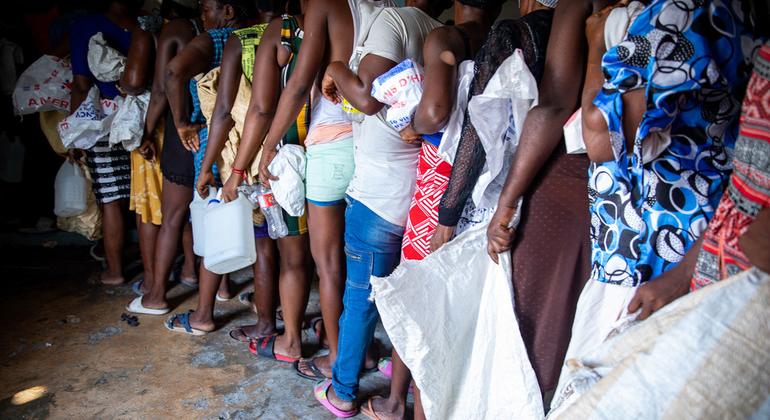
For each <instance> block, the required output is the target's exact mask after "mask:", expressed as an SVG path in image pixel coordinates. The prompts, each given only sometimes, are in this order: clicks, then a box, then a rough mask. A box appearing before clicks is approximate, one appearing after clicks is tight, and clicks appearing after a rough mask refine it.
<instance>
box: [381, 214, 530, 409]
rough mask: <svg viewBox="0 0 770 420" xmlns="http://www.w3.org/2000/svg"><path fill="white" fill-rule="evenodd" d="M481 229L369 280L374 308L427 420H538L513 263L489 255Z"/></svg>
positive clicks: (506, 257) (484, 230)
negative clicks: (411, 380)
mask: <svg viewBox="0 0 770 420" xmlns="http://www.w3.org/2000/svg"><path fill="white" fill-rule="evenodd" d="M486 244H487V239H486V226H483V225H482V226H478V227H476V228H474V229H471V230H469V231H467V232H465V233H464V234H462V235H460V236H459V237H458V238H457V239H454V240H453V241H451V242H449V243H448V244H446V245H444V246H443V247H441V248H440V249H439V250H438V251H436V252H434V253H432V254H430V255H428V256H427V257H426V258H425V259H424V260H422V261H405V262H403V263H402V264H401V265H400V266H399V267H398V268H396V270H395V271H394V272H393V273H392V274H391V275H390V276H389V277H386V278H377V277H372V279H371V283H372V287H373V290H374V292H373V296H374V301H375V303H376V304H377V310H378V311H379V313H380V317H381V318H382V323H383V325H384V326H385V330H386V331H387V332H388V336H389V337H390V340H391V342H392V343H393V346H394V348H395V349H396V351H398V354H399V355H400V356H401V358H402V359H403V360H404V363H405V364H406V365H407V366H408V367H409V369H410V370H411V372H412V377H413V378H414V380H415V382H416V384H417V386H418V387H419V389H420V396H421V401H422V405H423V408H424V410H425V414H426V416H427V418H429V419H463V420H465V419H502V418H511V417H515V418H521V419H541V418H543V403H542V399H541V396H540V387H539V385H538V382H537V378H536V376H535V372H534V370H533V369H532V366H531V365H530V362H529V358H528V357H527V350H526V348H525V347H524V341H523V340H522V338H521V334H520V333H519V327H518V323H517V321H516V316H515V314H514V311H513V305H514V304H513V287H512V284H511V261H510V255H509V254H507V253H505V254H501V255H500V264H499V265H498V264H495V263H494V262H493V261H492V260H491V259H490V258H489V256H488V255H487V246H486Z"/></svg>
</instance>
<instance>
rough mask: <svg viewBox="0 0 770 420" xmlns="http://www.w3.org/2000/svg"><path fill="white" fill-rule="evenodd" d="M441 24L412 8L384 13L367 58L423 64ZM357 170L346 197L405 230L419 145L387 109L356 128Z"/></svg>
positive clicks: (375, 26)
mask: <svg viewBox="0 0 770 420" xmlns="http://www.w3.org/2000/svg"><path fill="white" fill-rule="evenodd" d="M439 26H441V22H439V21H437V20H435V19H433V18H432V17H430V16H428V15H427V14H425V13H424V12H423V11H422V10H420V9H417V8H414V7H398V8H396V7H394V8H388V9H385V10H383V11H382V13H380V15H379V16H378V17H377V20H375V22H374V24H373V25H372V28H371V30H370V32H369V36H368V37H367V39H366V42H365V43H364V48H363V50H364V51H363V55H362V60H363V58H364V57H366V56H367V55H369V54H374V55H377V56H380V57H383V58H387V59H389V60H391V61H393V62H394V63H400V62H401V61H404V60H405V59H407V58H411V59H412V60H413V61H415V62H418V63H420V64H423V59H422V47H423V44H424V43H425V38H426V37H427V36H428V33H430V31H432V30H433V29H435V28H437V27H439ZM353 141H354V145H355V162H356V169H355V172H354V173H353V180H352V181H350V185H349V186H348V191H347V193H348V194H349V195H350V196H351V197H353V198H355V199H356V200H358V201H360V202H361V203H363V204H364V205H366V207H368V208H369V209H370V210H372V211H373V212H375V213H376V214H377V215H378V216H380V217H382V218H383V219H385V220H387V221H388V222H390V223H393V224H395V225H398V226H405V225H406V218H407V214H408V213H409V204H410V202H411V200H412V195H413V194H414V187H415V181H416V177H417V161H418V158H419V154H420V144H419V143H416V144H411V145H410V144H406V143H404V142H403V141H402V140H401V136H399V134H398V132H397V131H396V130H394V129H393V127H391V126H390V124H388V123H387V122H386V120H385V109H383V110H382V111H380V112H379V113H377V114H375V115H372V116H366V117H365V118H364V121H363V122H362V123H360V124H353Z"/></svg>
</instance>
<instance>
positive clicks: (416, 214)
mask: <svg viewBox="0 0 770 420" xmlns="http://www.w3.org/2000/svg"><path fill="white" fill-rule="evenodd" d="M451 174H452V165H450V164H449V163H448V162H447V161H445V160H444V159H442V158H441V157H440V156H439V155H438V148H437V147H436V146H434V145H432V144H430V143H427V142H423V143H422V149H421V150H420V162H419V163H418V165H417V188H415V191H414V196H413V197H412V203H411V204H410V205H409V217H408V219H407V221H406V232H405V233H404V241H403V243H402V245H401V260H402V261H404V260H421V259H423V258H425V257H426V256H427V255H428V254H430V239H431V237H433V233H434V232H435V231H436V226H438V204H439V202H440V201H441V196H443V195H444V191H446V188H447V185H448V184H449V176H450V175H451Z"/></svg>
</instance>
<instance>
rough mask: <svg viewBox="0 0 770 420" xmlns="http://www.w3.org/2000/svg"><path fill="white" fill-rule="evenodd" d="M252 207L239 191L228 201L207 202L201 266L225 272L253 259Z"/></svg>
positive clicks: (247, 263)
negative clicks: (234, 197) (235, 196)
mask: <svg viewBox="0 0 770 420" xmlns="http://www.w3.org/2000/svg"><path fill="white" fill-rule="evenodd" d="M252 211H253V207H252V205H251V202H250V201H249V199H248V198H246V196H245V195H243V193H238V198H236V199H235V200H233V201H231V202H229V203H217V202H210V203H209V204H208V206H207V207H206V215H205V216H204V230H205V232H204V235H205V237H206V239H204V241H203V244H204V252H203V254H204V258H203V265H204V266H205V267H206V269H208V270H209V271H211V272H213V273H216V274H227V273H232V272H233V271H236V270H240V269H241V268H244V267H248V266H250V265H252V264H254V262H255V261H257V250H256V247H255V246H254V224H253V222H252V219H251V213H252Z"/></svg>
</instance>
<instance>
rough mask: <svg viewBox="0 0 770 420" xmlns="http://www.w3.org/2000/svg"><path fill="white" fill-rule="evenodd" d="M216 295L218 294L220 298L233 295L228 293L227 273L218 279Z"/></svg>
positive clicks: (228, 280)
mask: <svg viewBox="0 0 770 420" xmlns="http://www.w3.org/2000/svg"><path fill="white" fill-rule="evenodd" d="M217 296H219V298H220V299H227V300H229V299H230V298H231V297H233V296H232V295H231V294H230V276H228V275H227V274H225V275H224V276H222V280H220V281H219V288H218V289H217Z"/></svg>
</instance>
